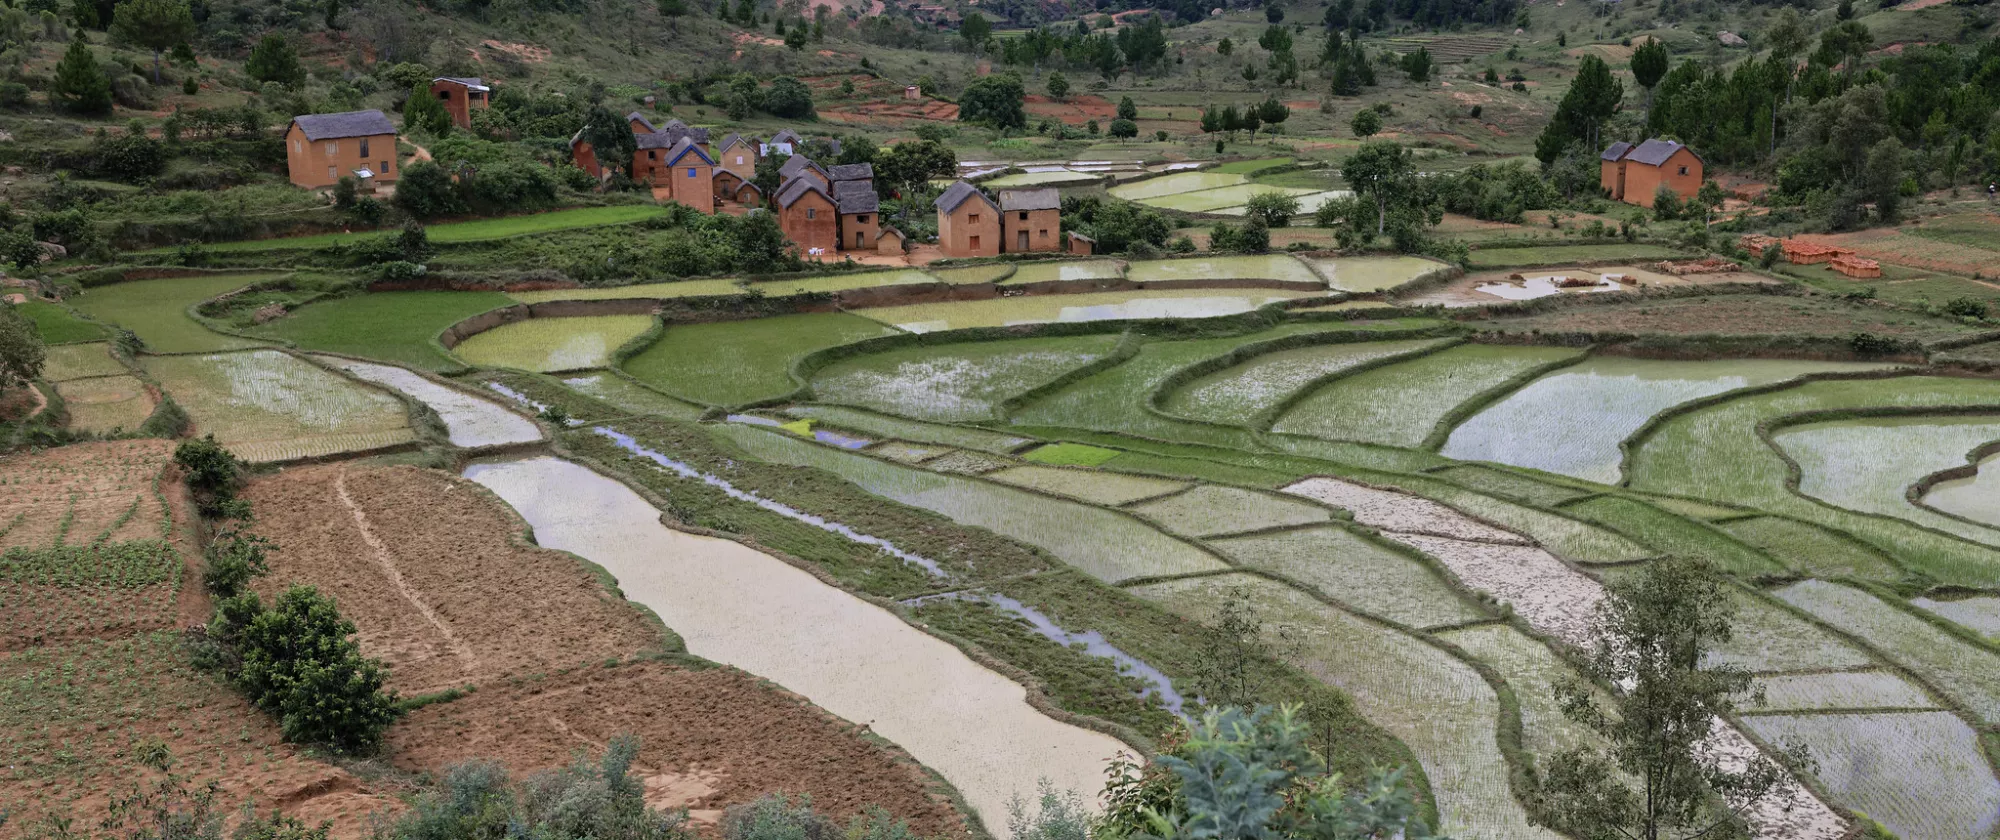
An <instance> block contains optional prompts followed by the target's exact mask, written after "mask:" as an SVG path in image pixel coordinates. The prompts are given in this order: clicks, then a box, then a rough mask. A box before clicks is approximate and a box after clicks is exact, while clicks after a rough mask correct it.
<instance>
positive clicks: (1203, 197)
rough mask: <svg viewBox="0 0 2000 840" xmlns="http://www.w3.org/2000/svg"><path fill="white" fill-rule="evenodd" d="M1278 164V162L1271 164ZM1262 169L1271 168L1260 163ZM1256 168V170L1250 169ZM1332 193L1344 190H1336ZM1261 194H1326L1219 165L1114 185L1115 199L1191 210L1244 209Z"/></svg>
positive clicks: (1309, 206) (1303, 196)
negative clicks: (1262, 181) (1259, 179)
mask: <svg viewBox="0 0 2000 840" xmlns="http://www.w3.org/2000/svg"><path fill="white" fill-rule="evenodd" d="M1269 165H1276V164H1269ZM1259 168H1268V165H1267V166H1260V167H1259ZM1251 171H1254V170H1251ZM1332 192H1333V193H1341V192H1345V191H1341V190H1335V191H1332ZM1262 193H1278V194H1281V195H1290V196H1298V197H1301V199H1302V201H1303V200H1304V199H1309V198H1310V199H1318V201H1323V200H1325V198H1326V197H1327V193H1325V192H1323V191H1321V190H1314V189H1309V188H1305V187H1280V186H1273V185H1270V184H1254V183H1251V182H1250V176H1249V175H1248V174H1247V172H1239V171H1233V170H1229V169H1225V168H1217V169H1212V170H1208V171H1206V172H1177V173H1174V174H1171V175H1162V176H1160V177H1157V178H1149V179H1147V180H1144V181H1138V182H1134V183H1130V184H1120V185H1118V186H1115V187H1112V188H1111V195H1112V196H1113V197H1114V198H1122V199H1125V200H1127V201H1136V202H1139V203H1140V204H1144V205H1147V206H1150V207H1159V208H1162V209H1166V210H1181V211H1186V212H1190V213H1209V212H1221V211H1225V210H1228V209H1231V208H1241V207H1242V206H1243V205H1244V204H1246V203H1248V202H1249V200H1250V197H1251V196H1255V195H1259V194H1262ZM1318 201H1314V202H1313V203H1311V204H1304V203H1301V205H1300V209H1301V210H1302V211H1305V212H1310V211H1311V210H1312V209H1313V208H1314V207H1317V206H1318Z"/></svg>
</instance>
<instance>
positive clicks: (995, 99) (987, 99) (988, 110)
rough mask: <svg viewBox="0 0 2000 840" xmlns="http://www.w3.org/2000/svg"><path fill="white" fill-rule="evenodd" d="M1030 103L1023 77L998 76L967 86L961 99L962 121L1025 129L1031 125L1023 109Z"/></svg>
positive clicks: (960, 115)
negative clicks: (1022, 83)
mask: <svg viewBox="0 0 2000 840" xmlns="http://www.w3.org/2000/svg"><path fill="white" fill-rule="evenodd" d="M1026 99H1027V92H1026V91H1025V90H1023V89H1022V87H1021V77H1020V76H1017V75H1015V74H1013V73H995V74H993V75H991V76H987V77H986V78H983V79H980V80H978V81H975V82H973V83H972V84H969V85H966V86H965V92H964V93H961V94H959V97H958V118H959V120H960V121H962V122H973V123H983V124H986V125H990V126H992V127H994V128H1023V127H1026V126H1027V124H1028V113H1027V111H1026V110H1025V109H1024V108H1023V105H1022V103H1023V102H1025V101H1026Z"/></svg>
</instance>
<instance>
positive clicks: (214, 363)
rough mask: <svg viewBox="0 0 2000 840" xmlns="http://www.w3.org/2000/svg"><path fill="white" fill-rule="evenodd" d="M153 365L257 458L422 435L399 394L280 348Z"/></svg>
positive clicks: (201, 429)
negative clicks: (412, 424)
mask: <svg viewBox="0 0 2000 840" xmlns="http://www.w3.org/2000/svg"><path fill="white" fill-rule="evenodd" d="M146 369H147V370H148V371H150V372H151V373H152V374H153V376H154V378H156V379H158V380H159V381H160V385H161V386H162V387H163V388H164V389H165V390H166V392H167V393H168V394H170V395H172V396H173V398H174V400H175V401H176V402H178V403H180V405H181V408H183V409H185V410H186V411H187V413H188V416H189V417H190V418H192V419H193V420H194V425H195V431H196V433H200V434H214V435H215V438H216V440H218V441H221V442H222V444H223V445H224V446H227V447H229V450H230V451H232V452H235V453H236V454H237V455H238V456H239V457H242V458H243V459H245V460H249V461H260V462H261V461H288V460H296V459H300V458H312V457H317V456H321V455H331V454H335V453H339V452H355V451H363V450H368V449H379V448H383V447H388V446H395V445H398V444H403V443H408V442H410V441H413V440H415V439H416V433H415V432H414V431H412V430H411V429H410V421H409V414H408V410H407V409H405V408H404V406H403V404H402V403H401V402H400V401H398V400H397V399H396V398H395V397H391V396H389V395H388V394H386V393H383V392H381V391H378V390H375V389H373V388H369V387H366V386H363V385H358V384H355V383H353V382H350V381H348V380H347V379H343V378H341V377H340V376H338V375H336V374H333V373H331V372H328V371H326V370H322V369H320V368H318V367H315V366H313V365H312V364H310V363H307V362H304V361H301V360H299V359H296V358H293V357H292V356H289V355H286V354H284V353H280V352H278V351H275V350H250V351H244V352H237V353H214V354H208V355H202V356H160V357H154V358H149V359H147V360H146Z"/></svg>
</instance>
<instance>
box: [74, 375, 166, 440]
mask: <svg viewBox="0 0 2000 840" xmlns="http://www.w3.org/2000/svg"><path fill="white" fill-rule="evenodd" d="M56 390H57V391H58V392H60V393H61V394H62V398H63V407H64V408H66V409H68V410H69V418H70V419H69V422H70V425H71V426H72V427H74V428H78V429H82V430H84V431H87V432H92V433H95V434H111V433H113V432H116V431H127V432H132V431H137V430H138V429H139V426H140V424H142V423H145V422H146V418H147V416H149V415H151V414H152V413H153V400H152V399H151V398H150V397H148V396H147V395H146V383H144V382H140V381H139V380H138V378H137V377H133V376H124V375H119V376H95V377H91V378H89V379H72V380H70V381H67V382H60V383H57V384H56Z"/></svg>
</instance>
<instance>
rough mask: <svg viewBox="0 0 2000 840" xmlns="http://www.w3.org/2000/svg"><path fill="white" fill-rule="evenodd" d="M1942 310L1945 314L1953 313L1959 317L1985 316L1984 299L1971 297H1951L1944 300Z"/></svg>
mask: <svg viewBox="0 0 2000 840" xmlns="http://www.w3.org/2000/svg"><path fill="white" fill-rule="evenodd" d="M1944 311H1945V314H1947V315H1954V316H1957V317H1960V318H1984V317H1986V301H1983V300H1980V299H1978V298H1972V297H1957V298H1952V299H1951V300H1949V301H1946V302H1945V305H1944Z"/></svg>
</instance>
